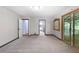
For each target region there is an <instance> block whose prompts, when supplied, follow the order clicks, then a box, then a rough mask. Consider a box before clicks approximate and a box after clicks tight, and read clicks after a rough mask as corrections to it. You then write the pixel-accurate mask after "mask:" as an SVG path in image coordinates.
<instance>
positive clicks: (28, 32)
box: [18, 19, 29, 38]
mask: <svg viewBox="0 0 79 59" xmlns="http://www.w3.org/2000/svg"><path fill="white" fill-rule="evenodd" d="M20 20H28V35H27V36H29V19H20ZM19 30H20V29H19V20H18V37H19V34H20V33H19ZM22 35H23V34H22ZM19 38H20V37H19Z"/></svg>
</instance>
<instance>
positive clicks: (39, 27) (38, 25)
mask: <svg viewBox="0 0 79 59" xmlns="http://www.w3.org/2000/svg"><path fill="white" fill-rule="evenodd" d="M40 21H45V32H44V35H46V19H40V20H39V21H38V32H39V35H40Z"/></svg>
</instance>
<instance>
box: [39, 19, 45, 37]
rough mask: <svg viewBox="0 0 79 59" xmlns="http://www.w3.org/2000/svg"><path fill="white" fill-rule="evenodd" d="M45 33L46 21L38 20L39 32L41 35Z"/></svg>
mask: <svg viewBox="0 0 79 59" xmlns="http://www.w3.org/2000/svg"><path fill="white" fill-rule="evenodd" d="M45 33H46V21H45V20H40V21H39V34H40V35H41V36H44V35H45Z"/></svg>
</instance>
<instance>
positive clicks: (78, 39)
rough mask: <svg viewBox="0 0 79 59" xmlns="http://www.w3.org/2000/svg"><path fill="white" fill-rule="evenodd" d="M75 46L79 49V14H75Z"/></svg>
mask: <svg viewBox="0 0 79 59" xmlns="http://www.w3.org/2000/svg"><path fill="white" fill-rule="evenodd" d="M74 46H75V47H78V48H79V12H77V13H74Z"/></svg>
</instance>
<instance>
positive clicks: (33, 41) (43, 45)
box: [0, 36, 79, 53]
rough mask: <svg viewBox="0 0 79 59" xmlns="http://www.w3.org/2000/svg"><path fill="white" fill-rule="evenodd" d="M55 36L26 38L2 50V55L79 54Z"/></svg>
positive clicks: (78, 50) (76, 49)
mask: <svg viewBox="0 0 79 59" xmlns="http://www.w3.org/2000/svg"><path fill="white" fill-rule="evenodd" d="M78 52H79V49H78V48H74V47H71V46H68V45H67V44H65V43H64V42H63V41H61V40H59V39H57V38H55V37H53V36H24V37H22V38H20V39H18V40H15V41H13V42H12V43H10V44H8V45H6V46H4V47H2V48H0V53H78Z"/></svg>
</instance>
